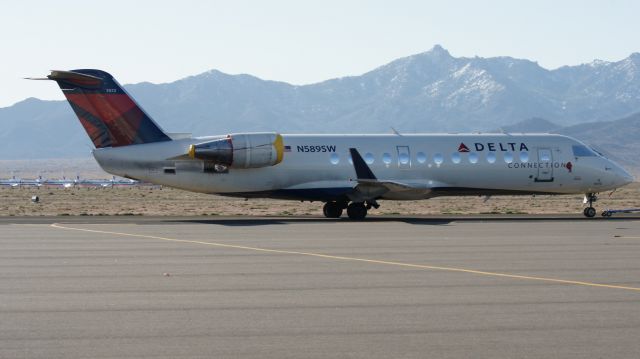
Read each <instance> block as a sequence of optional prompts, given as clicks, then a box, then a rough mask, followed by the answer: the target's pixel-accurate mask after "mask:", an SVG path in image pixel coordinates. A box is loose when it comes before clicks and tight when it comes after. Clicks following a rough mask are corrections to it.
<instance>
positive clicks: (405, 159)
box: [399, 153, 409, 165]
mask: <svg viewBox="0 0 640 359" xmlns="http://www.w3.org/2000/svg"><path fill="white" fill-rule="evenodd" d="M399 160H400V164H403V165H406V164H408V163H409V155H408V154H406V153H401V154H400V158H399Z"/></svg>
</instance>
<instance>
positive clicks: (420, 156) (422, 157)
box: [416, 152, 427, 163]
mask: <svg viewBox="0 0 640 359" xmlns="http://www.w3.org/2000/svg"><path fill="white" fill-rule="evenodd" d="M416 160H417V161H418V163H425V162H427V155H425V154H424V152H418V154H416Z"/></svg>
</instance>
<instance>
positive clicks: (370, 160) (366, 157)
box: [364, 153, 374, 165]
mask: <svg viewBox="0 0 640 359" xmlns="http://www.w3.org/2000/svg"><path fill="white" fill-rule="evenodd" d="M364 161H365V162H366V163H367V164H368V165H370V164H373V161H374V158H373V155H372V154H371V153H367V154H366V155H364Z"/></svg>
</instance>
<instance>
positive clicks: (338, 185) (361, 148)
mask: <svg viewBox="0 0 640 359" xmlns="http://www.w3.org/2000/svg"><path fill="white" fill-rule="evenodd" d="M216 138H222V137H206V138H191V139H183V140H176V141H169V142H157V143H148V144H141V145H131V146H125V147H116V148H100V149H96V150H94V152H93V153H94V156H95V158H96V160H97V161H98V163H99V164H100V165H101V166H102V168H103V169H105V170H106V171H107V172H109V173H112V174H115V175H119V176H124V177H128V178H133V179H137V180H142V181H146V182H151V183H156V184H161V185H166V186H171V187H177V188H181V189H186V190H190V191H196V192H203V193H218V194H227V195H235V196H243V197H251V196H261V197H276V198H291V199H303V200H304V199H308V200H324V201H326V200H335V198H338V197H340V196H346V197H351V193H352V192H353V190H354V188H355V187H356V186H357V185H358V182H357V176H356V172H355V170H354V165H353V164H352V161H351V156H350V154H349V148H355V149H357V151H358V152H359V153H360V155H361V156H362V158H363V159H364V160H365V161H366V163H367V165H368V166H369V168H370V169H371V171H372V172H373V174H374V175H375V177H376V178H377V179H378V180H380V181H391V182H397V183H400V184H401V185H403V186H404V188H410V190H405V191H394V190H388V191H382V192H380V193H378V194H372V197H377V198H382V199H424V198H430V197H433V196H438V195H467V194H468V195H473V194H487V195H489V194H530V193H555V194H561V193H596V192H601V191H606V190H611V189H614V188H617V187H620V186H622V185H625V184H627V183H629V182H631V181H632V180H633V178H632V177H631V176H630V175H629V174H628V173H627V172H626V171H624V169H622V168H621V167H620V166H618V165H617V164H615V163H613V162H612V161H610V160H608V159H606V158H604V157H602V156H600V155H597V154H595V153H593V152H588V153H586V154H585V153H582V152H580V151H578V152H576V149H575V148H574V146H582V147H586V146H584V144H582V143H581V142H579V141H577V140H575V139H572V138H570V137H566V136H561V135H550V134H521V135H520V134H412V135H282V138H283V142H284V146H285V147H284V148H285V150H284V155H283V158H282V162H280V163H278V164H277V165H274V166H266V167H262V168H249V169H234V168H229V169H228V171H222V172H212V171H207V170H206V169H205V168H206V165H205V163H204V161H201V160H197V159H191V158H186V157H184V154H185V153H187V151H188V150H189V146H190V145H192V144H194V143H198V142H203V141H207V140H213V139H216ZM582 147H581V148H582ZM588 151H591V150H588ZM180 156H183V157H180ZM351 199H352V200H353V198H351Z"/></svg>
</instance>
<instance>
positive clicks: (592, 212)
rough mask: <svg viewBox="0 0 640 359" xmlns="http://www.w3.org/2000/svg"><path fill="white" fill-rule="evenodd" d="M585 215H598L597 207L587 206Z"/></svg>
mask: <svg viewBox="0 0 640 359" xmlns="http://www.w3.org/2000/svg"><path fill="white" fill-rule="evenodd" d="M584 215H585V217H588V218H593V217H595V216H596V209H595V208H593V207H587V208H585V209H584Z"/></svg>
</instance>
